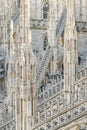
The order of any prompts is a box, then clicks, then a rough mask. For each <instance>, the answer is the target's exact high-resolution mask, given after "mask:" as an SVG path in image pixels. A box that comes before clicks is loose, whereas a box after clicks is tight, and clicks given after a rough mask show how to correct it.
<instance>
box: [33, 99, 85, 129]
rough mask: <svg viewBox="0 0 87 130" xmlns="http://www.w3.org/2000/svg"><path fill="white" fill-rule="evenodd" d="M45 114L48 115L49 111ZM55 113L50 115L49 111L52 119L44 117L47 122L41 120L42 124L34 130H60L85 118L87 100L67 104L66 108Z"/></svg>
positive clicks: (38, 124)
mask: <svg viewBox="0 0 87 130" xmlns="http://www.w3.org/2000/svg"><path fill="white" fill-rule="evenodd" d="M52 107H53V106H52ZM52 107H51V109H52ZM45 113H47V111H45ZM53 113H54V112H52V111H51V114H50V112H49V109H48V115H49V117H50V118H47V117H45V116H44V115H42V117H43V118H44V117H45V120H41V119H40V122H38V123H37V124H36V125H35V126H34V127H33V130H39V129H40V130H56V129H60V128H61V127H63V126H65V125H67V124H70V123H71V122H73V121H75V120H78V119H79V118H81V117H84V116H85V115H86V114H87V99H85V100H83V101H80V102H79V103H78V102H77V103H76V102H75V103H74V104H67V105H66V106H63V108H61V109H60V110H59V112H56V113H55V114H54V115H53Z"/></svg>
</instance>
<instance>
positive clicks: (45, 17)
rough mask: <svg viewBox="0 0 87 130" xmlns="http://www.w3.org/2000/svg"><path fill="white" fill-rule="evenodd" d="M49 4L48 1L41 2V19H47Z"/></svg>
mask: <svg viewBox="0 0 87 130" xmlns="http://www.w3.org/2000/svg"><path fill="white" fill-rule="evenodd" d="M48 12H49V2H48V0H44V1H43V19H48Z"/></svg>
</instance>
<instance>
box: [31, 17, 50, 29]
mask: <svg viewBox="0 0 87 130" xmlns="http://www.w3.org/2000/svg"><path fill="white" fill-rule="evenodd" d="M47 25H48V20H45V19H31V21H30V27H31V29H47Z"/></svg>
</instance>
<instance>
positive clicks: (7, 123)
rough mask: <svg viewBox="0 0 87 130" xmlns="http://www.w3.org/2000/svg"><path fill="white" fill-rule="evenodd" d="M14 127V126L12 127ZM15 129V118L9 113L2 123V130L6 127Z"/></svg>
mask: <svg viewBox="0 0 87 130" xmlns="http://www.w3.org/2000/svg"><path fill="white" fill-rule="evenodd" d="M12 125H13V126H12ZM11 126H12V127H15V116H14V115H13V114H10V113H8V114H7V115H6V117H5V118H4V119H3V120H1V121H0V130H3V129H4V128H6V127H8V128H9V127H11Z"/></svg>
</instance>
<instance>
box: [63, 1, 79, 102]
mask: <svg viewBox="0 0 87 130" xmlns="http://www.w3.org/2000/svg"><path fill="white" fill-rule="evenodd" d="M66 8H67V19H66V27H65V35H64V39H65V41H64V84H65V90H66V91H67V95H70V93H71V91H72V87H73V84H74V82H75V69H76V63H77V37H76V35H77V34H76V29H75V18H74V0H66ZM67 99H69V100H70V97H68V98H67Z"/></svg>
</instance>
